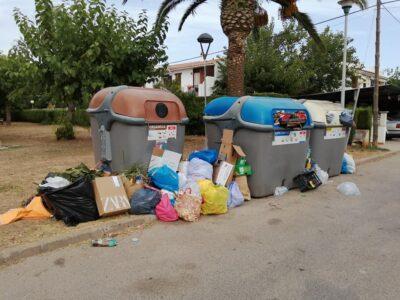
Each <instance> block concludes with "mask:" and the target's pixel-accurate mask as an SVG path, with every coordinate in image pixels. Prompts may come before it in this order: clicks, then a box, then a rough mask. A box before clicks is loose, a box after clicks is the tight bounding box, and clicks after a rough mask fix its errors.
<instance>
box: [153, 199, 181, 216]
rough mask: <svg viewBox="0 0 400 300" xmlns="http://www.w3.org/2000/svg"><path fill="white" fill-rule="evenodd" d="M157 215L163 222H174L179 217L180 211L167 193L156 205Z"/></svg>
mask: <svg viewBox="0 0 400 300" xmlns="http://www.w3.org/2000/svg"><path fill="white" fill-rule="evenodd" d="M156 216H157V218H158V219H159V220H160V221H163V222H174V221H177V220H178V219H179V216H178V213H177V212H176V210H175V209H174V207H173V206H172V205H171V202H170V201H169V197H168V195H167V194H163V195H162V197H161V201H160V202H159V203H158V204H157V206H156Z"/></svg>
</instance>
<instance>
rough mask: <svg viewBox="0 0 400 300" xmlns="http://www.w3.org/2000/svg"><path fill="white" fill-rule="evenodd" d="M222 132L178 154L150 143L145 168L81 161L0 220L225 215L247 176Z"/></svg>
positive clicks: (245, 196) (242, 194)
mask: <svg viewBox="0 0 400 300" xmlns="http://www.w3.org/2000/svg"><path fill="white" fill-rule="evenodd" d="M232 139H233V131H231V130H226V131H224V134H223V137H222V140H221V148H220V151H219V152H217V151H216V150H210V149H205V150H201V151H195V152H192V153H191V154H190V155H189V157H188V160H182V154H181V153H177V152H174V151H170V150H164V149H162V148H161V147H158V146H156V147H154V148H153V151H152V155H151V160H150V164H149V166H148V168H147V169H146V168H145V167H143V166H139V165H135V166H132V167H131V168H130V169H129V170H125V171H123V172H120V173H115V172H113V171H112V170H111V168H110V166H109V162H107V161H102V162H100V163H98V164H97V166H96V168H95V169H94V170H91V169H89V168H88V167H87V166H86V165H84V164H80V165H78V166H77V167H75V168H70V169H67V170H65V171H64V172H52V173H49V174H48V175H47V176H46V177H45V179H44V180H43V181H42V183H41V184H39V186H38V190H37V194H36V195H35V197H33V198H32V199H30V200H28V201H27V202H26V203H25V207H22V208H17V209H13V210H10V211H9V212H7V213H5V214H3V215H0V224H8V223H11V222H14V221H17V220H20V219H35V218H36V219H44V218H50V217H54V218H55V219H56V220H62V221H63V222H64V223H65V224H66V225H68V226H75V225H77V224H79V223H82V222H87V221H94V220H97V219H99V218H103V217H107V216H112V215H117V214H123V213H126V212H128V213H129V214H155V215H156V216H157V218H158V219H159V220H161V221H164V222H172V221H177V220H178V219H182V220H185V221H188V222H193V221H196V220H198V219H199V218H200V216H201V215H211V214H224V213H226V212H227V211H228V209H231V208H234V207H236V206H239V205H242V204H243V203H244V201H245V200H250V199H251V197H250V190H249V187H248V184H247V176H248V175H251V174H252V170H251V166H250V165H249V164H248V163H247V162H246V155H245V153H244V152H243V150H242V149H241V148H240V147H239V146H237V145H233V143H232Z"/></svg>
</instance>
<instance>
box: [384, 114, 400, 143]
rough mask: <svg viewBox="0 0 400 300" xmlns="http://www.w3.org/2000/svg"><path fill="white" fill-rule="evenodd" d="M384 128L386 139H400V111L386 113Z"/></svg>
mask: <svg viewBox="0 0 400 300" xmlns="http://www.w3.org/2000/svg"><path fill="white" fill-rule="evenodd" d="M386 127H387V132H386V137H387V138H388V139H390V138H394V137H400V111H394V112H389V113H388V116H387V123H386Z"/></svg>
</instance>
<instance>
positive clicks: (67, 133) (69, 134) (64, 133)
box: [56, 119, 75, 140]
mask: <svg viewBox="0 0 400 300" xmlns="http://www.w3.org/2000/svg"><path fill="white" fill-rule="evenodd" d="M56 137H57V140H61V139H65V140H73V139H74V138H75V133H74V126H73V125H72V123H71V122H70V121H69V120H66V119H64V121H63V122H62V124H61V126H60V127H58V128H57V130H56Z"/></svg>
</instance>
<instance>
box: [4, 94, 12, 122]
mask: <svg viewBox="0 0 400 300" xmlns="http://www.w3.org/2000/svg"><path fill="white" fill-rule="evenodd" d="M5 111H6V125H11V103H10V101H8V100H6V103H5Z"/></svg>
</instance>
